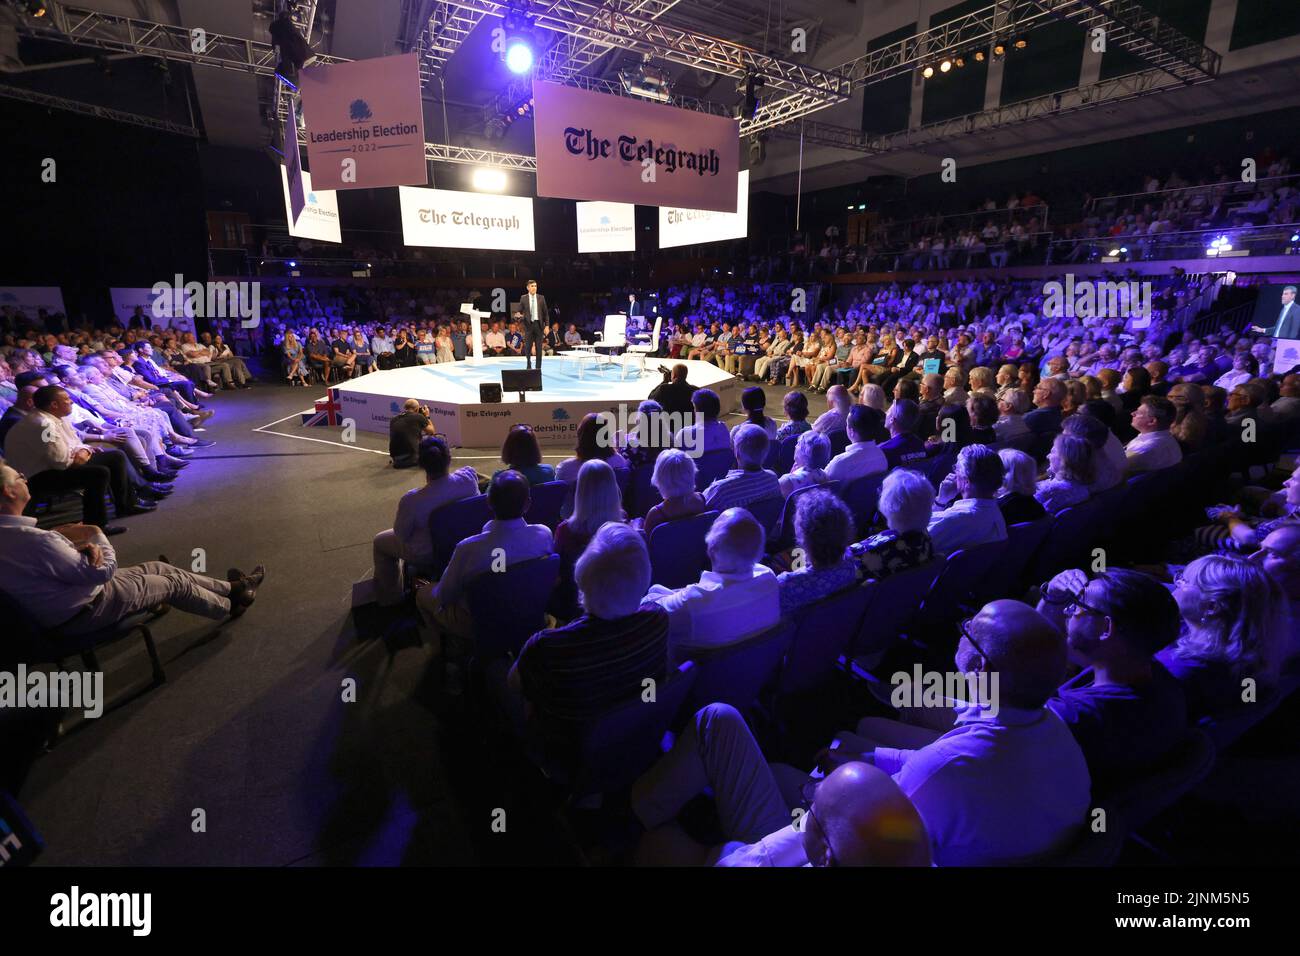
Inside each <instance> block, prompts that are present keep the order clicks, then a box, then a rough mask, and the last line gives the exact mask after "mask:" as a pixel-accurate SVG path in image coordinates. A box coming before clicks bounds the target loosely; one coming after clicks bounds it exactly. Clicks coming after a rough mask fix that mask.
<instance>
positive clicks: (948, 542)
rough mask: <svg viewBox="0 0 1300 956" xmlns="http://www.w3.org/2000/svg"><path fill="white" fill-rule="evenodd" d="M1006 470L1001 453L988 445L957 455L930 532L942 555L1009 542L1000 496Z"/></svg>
mask: <svg viewBox="0 0 1300 956" xmlns="http://www.w3.org/2000/svg"><path fill="white" fill-rule="evenodd" d="M1005 473H1006V469H1005V467H1004V466H1003V464H1002V459H1001V458H999V457H998V453H997V452H995V451H994V450H993V449H991V448H989V447H988V446H987V445H968V446H967V447H965V448H963V449H962V450H961V452H960V453H959V454H958V455H957V464H956V467H955V468H954V469H953V472H952V474H950V475H949V476H948V477H947V478H945V479H944V480H943V484H942V485H941V486H940V488H939V493H938V496H937V498H936V500H937V501H939V502H942V501H945V500H947V501H951V502H952V503H951V504H949V505H947V506H946V507H942V508H936V509H935V511H934V514H933V515H932V516H931V518H930V523H929V532H930V538H931V540H932V541H933V543H934V549H935V551H936V552H938V553H939V554H952V553H953V552H954V551H961V550H963V549H965V548H973V547H975V546H976V545H981V544H988V543H990V542H993V541H1005V540H1006V537H1007V525H1006V521H1005V520H1003V517H1002V510H1001V508H1000V507H999V504H998V501H997V497H998V492H999V490H1000V489H1001V488H1002V480H1003V478H1004V477H1005Z"/></svg>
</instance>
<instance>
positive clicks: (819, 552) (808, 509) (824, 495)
mask: <svg viewBox="0 0 1300 956" xmlns="http://www.w3.org/2000/svg"><path fill="white" fill-rule="evenodd" d="M852 528H853V515H852V514H851V513H850V512H849V509H848V506H847V505H845V504H844V502H843V501H841V500H840V499H839V498H838V497H836V495H835V494H834V493H833V492H830V491H827V490H825V489H824V488H823V489H818V490H816V491H810V492H808V493H807V494H805V495H803V496H801V497H800V498H799V501H798V504H797V505H796V507H795V512H794V539H795V545H796V547H798V548H799V549H800V550H801V551H802V552H803V567H802V568H799V569H798V570H794V571H786V572H784V573H783V574H781V575H779V576H778V577H777V583H778V584H779V585H780V587H781V616H782V617H786V618H788V617H790V615H791V614H793V613H794V612H795V611H797V610H798V609H799V608H801V607H803V606H804V605H805V604H813V603H814V602H816V601H820V600H821V599H822V598H824V597H829V596H830V595H832V594H834V593H836V592H837V591H843V590H844V589H845V588H847V587H849V586H850V585H853V584H856V583H857V580H858V572H857V565H856V564H855V563H854V562H852V561H850V560H848V557H847V549H848V546H849V541H850V537H851V536H850V531H851V530H852Z"/></svg>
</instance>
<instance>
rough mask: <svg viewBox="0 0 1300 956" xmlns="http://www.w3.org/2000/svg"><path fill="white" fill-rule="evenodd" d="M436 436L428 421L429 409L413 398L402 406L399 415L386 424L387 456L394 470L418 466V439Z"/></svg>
mask: <svg viewBox="0 0 1300 956" xmlns="http://www.w3.org/2000/svg"><path fill="white" fill-rule="evenodd" d="M434 434H437V430H436V429H435V428H434V427H433V423H432V422H430V421H429V408H428V406H426V405H421V404H420V403H419V402H417V401H416V400H415V399H413V398H408V399H407V400H406V401H405V402H404V403H403V404H402V411H401V413H400V414H398V415H395V416H393V418H392V420H391V421H390V422H389V423H388V454H389V455H391V456H392V458H393V467H394V468H414V467H415V466H416V464H418V460H419V454H420V439H421V438H423V437H424V436H425V435H434Z"/></svg>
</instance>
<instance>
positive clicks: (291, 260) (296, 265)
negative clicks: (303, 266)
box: [289, 259, 298, 269]
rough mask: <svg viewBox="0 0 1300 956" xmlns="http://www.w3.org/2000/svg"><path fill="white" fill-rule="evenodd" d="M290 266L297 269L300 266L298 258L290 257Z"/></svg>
mask: <svg viewBox="0 0 1300 956" xmlns="http://www.w3.org/2000/svg"><path fill="white" fill-rule="evenodd" d="M289 268H290V269H296V268H298V260H297V259H290V260H289Z"/></svg>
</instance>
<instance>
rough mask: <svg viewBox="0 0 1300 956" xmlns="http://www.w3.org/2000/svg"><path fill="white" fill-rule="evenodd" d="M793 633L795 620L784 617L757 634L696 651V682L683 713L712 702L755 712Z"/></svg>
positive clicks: (744, 711)
mask: <svg viewBox="0 0 1300 956" xmlns="http://www.w3.org/2000/svg"><path fill="white" fill-rule="evenodd" d="M793 636H794V625H793V623H792V622H790V621H784V620H783V621H781V622H780V623H779V624H777V625H776V626H775V627H773V628H771V629H770V630H768V631H765V632H764V633H762V634H760V635H758V636H757V637H751V638H749V639H747V640H744V641H740V642H739V643H737V644H733V645H731V646H728V647H723V648H719V649H718V650H716V651H714V652H712V653H708V654H704V653H701V652H698V651H697V652H693V653H692V655H691V656H692V659H693V660H694V661H695V666H696V678H695V686H694V687H693V688H691V694H690V697H689V698H688V699H687V702H686V707H685V708H684V710H683V716H688V715H690V714H694V713H695V712H696V711H698V710H700V709H701V708H703V707H706V706H707V705H709V704H730V705H731V706H732V707H735V708H736V709H737V710H738V711H740V712H741V713H742V714H746V715H750V714H752V713H753V711H754V706H755V702H756V701H757V700H758V699H759V697H760V695H761V693H762V691H764V690H765V689H768V688H770V687H771V686H772V685H773V684H774V683H775V681H776V677H777V673H778V672H779V671H780V669H781V663H782V661H784V660H785V656H786V652H787V651H788V649H789V647H790V641H791V639H792V638H793Z"/></svg>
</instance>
